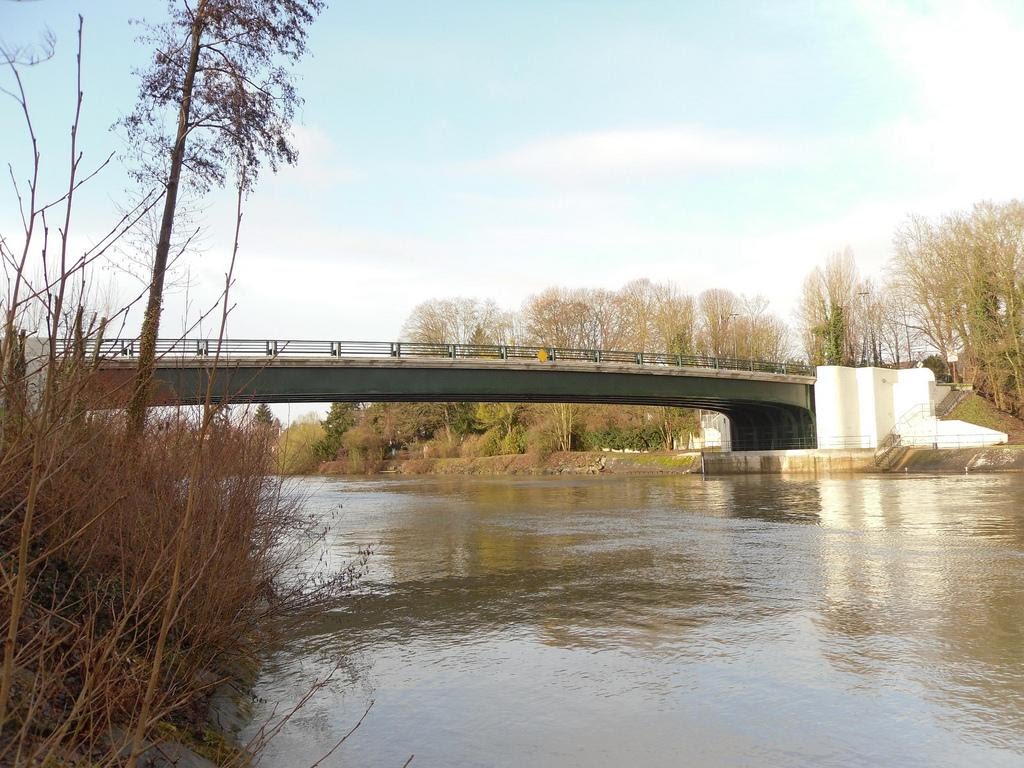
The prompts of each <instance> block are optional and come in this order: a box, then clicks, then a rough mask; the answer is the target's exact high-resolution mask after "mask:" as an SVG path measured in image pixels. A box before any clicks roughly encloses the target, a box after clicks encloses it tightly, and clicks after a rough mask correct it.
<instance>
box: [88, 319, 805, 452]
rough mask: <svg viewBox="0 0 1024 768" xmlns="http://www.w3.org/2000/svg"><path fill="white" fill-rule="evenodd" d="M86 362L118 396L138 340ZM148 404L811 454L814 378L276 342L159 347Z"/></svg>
mask: <svg viewBox="0 0 1024 768" xmlns="http://www.w3.org/2000/svg"><path fill="white" fill-rule="evenodd" d="M91 351H94V352H95V353H96V354H97V355H98V357H99V358H100V360H101V362H100V373H99V375H100V377H101V379H102V380H103V381H104V382H105V387H112V388H120V389H122V390H126V389H127V388H128V387H129V386H130V380H131V376H132V373H133V372H134V369H135V360H134V359H133V358H134V357H135V356H136V354H137V351H138V341H137V340H136V339H107V340H103V341H102V342H100V343H99V346H98V348H96V349H95V350H91ZM157 355H158V362H157V369H156V374H155V376H156V380H157V387H156V392H155V395H154V401H153V403H154V405H160V404H171V403H180V404H186V405H188V404H198V403H202V402H203V401H204V400H205V398H206V396H207V393H209V395H210V397H211V399H212V400H213V401H214V402H232V403H250V402H265V403H303V402H455V401H469V402H534V403H540V402H560V403H565V402H569V403H619V404H628V405H663V406H678V407H684V408H702V409H706V410H712V411H719V412H721V413H724V414H725V415H726V416H728V417H729V421H730V425H731V430H732V448H733V450H769V449H777V448H796V447H800V448H806V447H814V445H815V439H816V438H815V425H814V382H815V377H814V371H813V369H812V368H810V367H809V366H805V365H800V364H792V363H773V362H765V361H757V360H740V359H731V358H712V357H699V356H693V355H671V354H651V353H645V352H623V351H615V350H596V349H563V348H559V347H530V346H526V347H524V346H510V345H502V344H425V343H413V342H373V341H355V342H352V341H301V340H277V339H269V340H268V339H258V340H256V339H224V340H220V341H218V340H216V339H175V340H160V341H158V343H157Z"/></svg>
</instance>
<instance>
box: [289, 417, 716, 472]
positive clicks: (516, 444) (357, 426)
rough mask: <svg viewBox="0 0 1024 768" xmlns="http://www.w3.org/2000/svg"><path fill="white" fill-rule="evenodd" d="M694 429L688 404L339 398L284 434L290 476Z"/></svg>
mask: <svg viewBox="0 0 1024 768" xmlns="http://www.w3.org/2000/svg"><path fill="white" fill-rule="evenodd" d="M696 430H697V419H696V414H695V412H694V411H691V410H689V409H685V408H667V407H643V406H623V405H578V404H572V403H539V404H526V403H372V404H353V403H334V404H333V405H332V406H331V409H330V411H329V413H328V414H327V417H326V418H324V419H323V420H317V419H316V417H315V416H307V417H304V418H302V419H299V420H298V421H296V422H294V423H292V424H291V425H289V426H288V427H287V429H285V430H283V431H282V432H281V436H280V441H279V456H280V466H281V470H282V472H284V473H285V474H306V473H311V472H315V471H316V469H317V467H319V466H320V464H321V463H323V462H328V461H341V462H343V464H342V467H341V468H342V469H345V470H348V471H352V472H367V471H369V472H372V471H375V470H376V469H378V468H379V467H380V466H381V464H382V463H383V462H384V461H386V460H387V459H388V458H390V457H393V456H408V457H411V458H420V457H432V458H445V457H455V456H459V457H479V456H497V455H505V454H514V453H529V454H532V455H534V456H536V457H537V458H538V459H541V458H543V457H545V456H547V455H549V454H551V453H553V452H555V451H574V450H603V449H610V450H629V451H656V450H667V449H672V448H673V447H678V446H680V445H682V446H684V447H685V445H686V442H687V439H688V437H689V435H690V434H692V433H694V432H696Z"/></svg>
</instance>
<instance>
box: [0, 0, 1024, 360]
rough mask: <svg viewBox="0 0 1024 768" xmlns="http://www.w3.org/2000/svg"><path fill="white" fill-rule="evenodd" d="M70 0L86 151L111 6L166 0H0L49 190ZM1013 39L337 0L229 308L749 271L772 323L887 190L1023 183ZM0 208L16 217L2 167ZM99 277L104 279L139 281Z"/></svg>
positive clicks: (298, 312)
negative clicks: (43, 54)
mask: <svg viewBox="0 0 1024 768" xmlns="http://www.w3.org/2000/svg"><path fill="white" fill-rule="evenodd" d="M79 13H81V14H82V15H83V16H84V17H85V32H84V49H85V53H84V58H83V89H84V92H85V102H84V122H83V128H82V132H81V136H80V139H79V141H80V143H81V144H82V146H84V148H85V161H84V162H85V164H86V166H88V165H89V164H90V163H96V162H98V161H99V160H101V159H102V158H104V157H106V155H107V154H109V153H111V152H113V153H115V154H117V153H122V152H124V149H125V145H124V140H123V137H122V136H121V135H119V132H118V131H113V130H111V125H112V124H113V123H114V122H115V121H116V120H117V118H118V117H119V116H121V115H124V114H126V113H127V112H129V111H130V110H131V108H132V106H133V101H134V98H135V93H136V90H135V89H136V84H135V83H136V81H135V78H134V76H133V74H132V71H133V68H135V67H138V66H140V65H142V64H144V62H145V60H146V57H147V55H148V51H147V50H146V48H145V47H144V46H141V45H139V44H137V43H136V42H135V36H136V35H137V33H138V28H137V27H134V26H132V25H130V23H129V22H130V20H131V19H132V18H138V17H146V18H149V19H154V20H158V19H161V18H163V17H164V14H165V5H164V3H163V2H157V1H156V0H135V1H134V2H119V1H118V0H103V2H100V1H99V0H90V1H89V2H86V1H84V0H79V2H71V1H70V0H34V1H29V2H6V1H3V0H0V40H2V41H3V42H4V43H5V44H6V45H20V44H26V43H30V42H31V41H33V40H35V39H37V38H38V37H39V35H40V33H41V32H42V31H43V30H44V29H47V28H49V29H51V30H52V31H53V32H54V33H55V34H56V37H57V41H58V48H57V55H56V57H55V58H54V59H53V60H52V61H50V62H47V63H46V64H44V65H42V66H39V67H36V68H33V69H32V70H31V71H28V72H26V85H27V88H28V90H29V97H30V101H31V107H32V109H33V112H34V114H35V116H36V120H37V127H38V129H39V133H40V145H41V147H42V148H43V163H44V179H45V180H46V181H47V183H48V184H49V185H50V189H52V190H57V189H59V185H60V179H61V178H62V173H63V171H64V169H65V167H66V165H67V138H66V137H67V129H68V126H69V125H70V120H71V108H72V98H73V92H74V91H73V89H74V81H73V57H74V36H75V25H76V21H77V14H79ZM1022 41H1024V3H1020V2H1005V3H1003V2H986V0H974V1H972V2H962V3H961V2H941V3H940V2H935V3H932V2H907V3H883V2H861V1H855V2H842V1H841V0H833V1H832V2H796V1H794V2H782V1H778V2H775V1H773V2H754V1H753V0H750V1H741V0H734V1H731V0H715V1H708V2H696V1H694V2H686V3H681V2H675V1H673V0H660V1H659V2H654V1H653V0H630V1H629V2H622V1H620V2H607V1H604V0H587V1H586V2H582V1H578V2H563V1H561V0H517V2H495V1H493V0H487V1H484V2H481V1H480V0H475V1H474V2H454V1H453V0H448V1H446V0H437V2H432V3H423V2H414V1H413V0H408V1H406V2H398V1H397V0H374V1H373V2H371V1H370V0H362V1H361V2H339V1H337V0H335V1H334V2H331V3H330V4H329V7H328V8H327V10H326V11H325V12H324V13H323V15H322V16H321V17H320V19H319V20H318V21H317V22H316V23H315V25H314V26H313V28H312V30H311V34H310V40H309V49H310V55H309V56H308V57H307V58H306V59H305V60H303V62H302V63H301V64H300V65H299V66H298V67H297V70H296V73H297V79H298V85H299V91H300V93H301V95H302V96H303V98H304V100H305V102H304V106H303V107H302V109H301V110H300V112H299V114H298V116H297V120H296V123H295V127H294V131H295V139H296V143H297V145H298V147H299V149H300V160H299V164H298V165H297V166H296V167H294V168H288V169H285V170H283V171H282V172H280V173H278V174H277V175H272V174H269V173H268V174H265V175H264V176H263V177H262V178H261V181H260V183H259V185H258V187H257V189H256V190H255V192H254V194H253V195H252V196H251V198H250V199H249V200H248V201H247V204H246V212H245V220H244V223H243V230H242V242H241V253H240V257H239V265H238V269H237V278H238V282H237V286H236V289H235V291H234V294H233V298H234V300H235V302H236V303H237V306H236V308H235V309H234V310H233V313H232V317H231V324H230V334H231V335H232V336H234V337H236V338H243V337H250V338H280V339H285V338H334V339H382V340H386V339H392V338H397V337H398V334H399V332H400V329H401V327H402V324H403V322H404V320H405V318H406V317H407V316H408V314H409V311H410V310H411V309H412V308H413V307H414V306H415V305H416V304H418V303H419V302H421V301H424V300H426V299H429V298H438V297H446V296H473V297H478V298H493V299H495V300H496V301H497V302H498V303H499V304H501V305H503V306H506V307H510V308H515V307H518V306H520V304H521V303H522V301H523V299H524V298H526V296H528V295H529V294H531V293H534V292H537V291H539V290H541V289H543V288H545V287H547V286H549V285H554V284H558V285H565V286H589V287H605V288H616V287H618V286H620V285H622V284H623V283H625V282H626V281H628V280H630V279H633V278H637V277H649V278H651V279H654V280H671V281H674V282H675V283H677V284H678V285H679V286H680V288H681V289H683V290H685V291H688V292H693V293H696V292H699V291H701V290H704V289H707V288H712V287H726V288H730V289H732V290H734V291H736V292H739V293H744V294H748V295H752V294H762V295H764V296H766V297H767V298H768V299H769V300H770V301H771V303H772V307H773V309H774V310H775V311H776V312H777V313H778V314H780V315H781V316H782V317H783V318H784V319H787V320H790V319H791V318H792V312H793V308H794V305H795V301H796V298H797V296H798V295H799V291H800V285H801V282H802V280H803V278H804V276H805V275H806V273H807V272H808V271H809V270H811V269H812V268H813V267H814V266H815V265H817V264H821V263H823V261H824V260H825V259H826V258H827V257H828V255H829V254H830V253H832V252H835V251H838V250H842V249H844V248H846V247H849V248H851V249H852V250H853V252H854V253H855V255H856V256H857V259H858V261H859V263H860V266H861V269H862V270H863V271H864V272H867V273H875V272H879V271H881V270H882V269H883V268H884V266H885V264H886V262H887V261H888V259H889V258H890V254H891V241H892V236H893V232H894V230H895V229H896V227H897V226H898V225H899V224H900V222H901V221H903V220H904V219H905V218H906V217H907V216H908V215H910V214H923V215H927V216H937V215H940V214H942V213H943V212H949V211H953V210H957V209H960V208H965V207H968V206H970V205H971V204H972V203H974V202H976V201H979V200H983V199H990V200H997V201H1002V200H1007V199H1010V198H1013V197H1015V196H1021V195H1022V194H1024V190H1022V186H1024V153H1022V152H1021V150H1020V137H1021V136H1022V135H1024V100H1022V99H1021V98H1020V86H1019V77H1020V73H1021V72H1022V71H1024V44H1022ZM4 78H6V79H4ZM0 81H2V84H3V85H5V86H9V85H10V79H9V78H7V77H6V75H0ZM19 119H20V118H19V115H18V114H17V113H16V110H14V109H12V108H10V106H6V107H4V108H3V109H2V110H0V159H2V160H3V161H4V165H7V164H8V163H11V165H12V166H13V167H14V169H15V177H16V178H24V177H25V176H26V175H27V173H28V167H29V164H28V162H27V160H28V159H30V155H28V154H27V150H28V146H27V144H26V141H25V135H24V130H23V126H22V124H21V123H20V122H19ZM5 175H6V174H5ZM128 186H129V181H128V177H127V176H126V174H125V172H124V169H123V167H122V166H121V163H120V161H119V160H118V159H117V157H115V160H114V162H113V163H112V165H111V166H110V167H108V168H107V169H105V170H104V171H103V173H101V174H100V176H99V177H98V178H97V179H96V180H95V181H94V182H92V183H90V186H89V187H88V188H87V190H85V191H84V192H83V194H82V196H81V202H80V207H79V209H78V214H79V215H78V217H77V218H76V224H75V228H74V230H73V232H72V242H73V243H74V244H76V246H77V247H79V248H82V247H84V246H85V245H86V244H88V243H90V242H93V241H94V240H95V238H96V237H97V236H98V233H99V232H101V231H103V229H104V225H106V224H109V223H110V222H111V221H112V220H113V219H114V218H116V210H117V206H118V205H119V204H123V201H124V200H125V199H126V188H127V187H128ZM58 194H59V193H58ZM203 205H204V209H203V214H202V220H203V222H204V223H205V225H206V227H207V230H208V232H207V234H206V235H205V236H204V238H203V241H202V250H201V252H199V253H197V254H195V255H193V256H191V257H190V260H189V269H190V272H191V275H192V282H193V286H192V287H191V288H190V289H189V290H188V291H183V290H180V289H179V290H178V291H176V292H175V293H174V294H173V295H172V296H171V297H170V298H169V301H168V304H167V309H166V312H165V327H166V328H169V329H180V328H181V327H182V318H183V317H184V316H185V315H186V314H188V313H189V312H191V313H192V314H193V315H194V314H195V312H196V311H197V309H198V308H199V307H201V306H204V302H206V301H208V300H209V298H210V297H212V296H214V295H216V293H217V292H218V291H219V290H220V287H221V285H222V282H223V272H224V270H225V268H226V266H227V260H228V254H229V250H230V227H231V224H232V221H231V217H232V206H233V200H232V194H231V192H230V191H219V192H215V193H213V194H211V195H210V197H209V198H208V199H207V200H205V201H204V203H203ZM0 232H3V233H4V235H6V236H9V237H12V236H17V235H18V220H17V216H16V208H15V207H14V202H13V198H12V195H11V190H10V185H9V184H2V183H0ZM100 279H106V280H113V281H115V283H116V286H115V288H113V289H112V291H113V292H114V298H113V299H111V300H116V299H121V300H123V299H124V298H125V297H127V296H129V295H131V294H132V293H133V292H137V291H138V286H137V285H135V284H133V283H132V281H131V280H130V279H129V278H127V277H125V276H124V275H123V274H121V273H120V272H119V271H118V270H117V269H115V268H113V267H107V268H105V272H104V275H103V276H99V277H97V280H100Z"/></svg>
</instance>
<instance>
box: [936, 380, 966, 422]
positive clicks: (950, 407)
mask: <svg viewBox="0 0 1024 768" xmlns="http://www.w3.org/2000/svg"><path fill="white" fill-rule="evenodd" d="M973 392H974V390H973V389H954V388H953V387H949V391H948V392H946V396H945V397H943V398H942V399H941V400H940V401H939V402H937V403H936V404H935V418H937V419H944V418H946V417H947V416H949V414H951V413H952V412H953V411H955V410H956V407H957V406H958V405H960V403H962V402H963V401H964V400H966V399H967V398H968V397H970V396H971V394H972V393H973Z"/></svg>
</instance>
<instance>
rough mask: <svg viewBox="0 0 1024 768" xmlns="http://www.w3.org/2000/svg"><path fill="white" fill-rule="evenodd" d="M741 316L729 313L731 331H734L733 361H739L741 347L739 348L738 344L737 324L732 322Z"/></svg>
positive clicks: (737, 313)
mask: <svg viewBox="0 0 1024 768" xmlns="http://www.w3.org/2000/svg"><path fill="white" fill-rule="evenodd" d="M739 316H740V313H739V312H730V313H729V329H730V330H731V331H732V358H733V360H736V359H738V358H739V356H740V355H739V346H738V344H737V342H736V324H735V323H733V321H732V320H733V318H734V317H739Z"/></svg>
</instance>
